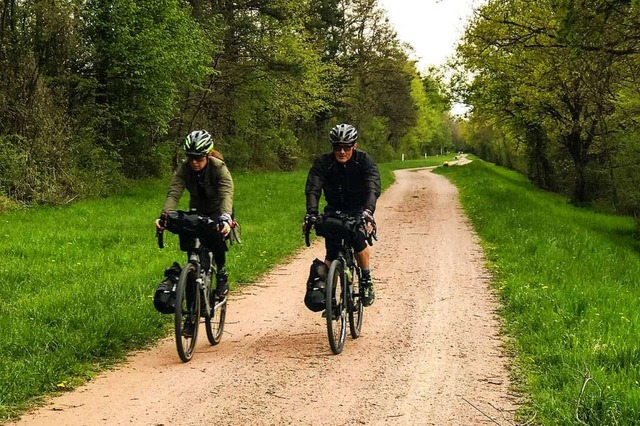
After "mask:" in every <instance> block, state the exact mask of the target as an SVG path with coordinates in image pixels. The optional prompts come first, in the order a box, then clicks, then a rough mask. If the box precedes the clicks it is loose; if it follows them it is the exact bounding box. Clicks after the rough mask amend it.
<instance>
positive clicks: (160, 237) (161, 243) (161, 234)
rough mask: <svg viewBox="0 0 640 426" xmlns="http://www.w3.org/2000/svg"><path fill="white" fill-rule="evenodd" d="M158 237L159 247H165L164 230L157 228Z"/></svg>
mask: <svg viewBox="0 0 640 426" xmlns="http://www.w3.org/2000/svg"><path fill="white" fill-rule="evenodd" d="M156 238H157V239H158V247H159V248H161V249H163V248H164V232H162V231H160V230H156Z"/></svg>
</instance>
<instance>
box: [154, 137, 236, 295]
mask: <svg viewBox="0 0 640 426" xmlns="http://www.w3.org/2000/svg"><path fill="white" fill-rule="evenodd" d="M184 152H185V154H186V155H187V160H186V161H185V162H184V163H182V164H181V165H180V166H179V167H178V169H177V170H176V172H175V174H174V175H173V178H172V180H171V183H170V184H169V190H168V191H167V197H166V199H165V201H164V205H163V206H162V211H163V212H169V211H173V210H176V208H177V207H178V203H179V202H180V198H181V196H182V193H183V192H184V189H185V188H186V189H187V191H189V195H190V200H189V208H190V209H195V210H196V212H197V213H198V214H200V215H203V216H208V217H210V218H211V219H213V220H214V221H215V222H216V223H218V224H219V225H218V226H217V227H216V229H214V230H213V231H214V232H212V234H211V238H210V240H209V241H206V245H207V247H208V248H210V249H211V251H212V252H213V258H214V260H215V262H216V267H217V274H216V296H218V297H223V296H224V295H226V294H227V292H228V280H229V278H228V273H227V270H226V266H225V264H226V251H227V246H226V244H225V242H224V239H225V238H226V237H227V235H229V232H230V231H231V222H232V217H231V215H232V209H233V180H232V179H231V173H229V169H227V166H226V165H225V163H224V161H222V160H221V159H220V158H217V157H215V156H214V153H215V151H213V141H212V140H211V135H210V134H209V133H208V132H207V131H206V130H195V131H193V132H191V133H189V135H187V137H186V139H185V141H184ZM219 157H221V156H219ZM156 229H158V230H163V228H162V225H161V223H160V219H158V220H156ZM203 266H205V267H208V265H203Z"/></svg>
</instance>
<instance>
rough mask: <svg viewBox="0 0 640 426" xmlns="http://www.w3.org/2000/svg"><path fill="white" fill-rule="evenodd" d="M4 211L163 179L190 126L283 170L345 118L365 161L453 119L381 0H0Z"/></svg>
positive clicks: (432, 75)
mask: <svg viewBox="0 0 640 426" xmlns="http://www.w3.org/2000/svg"><path fill="white" fill-rule="evenodd" d="M0 70H1V71H0V170H2V173H1V174H0V211H1V210H3V209H7V208H11V207H15V206H19V205H33V204H53V205H60V204H66V203H69V202H71V201H73V200H76V199H80V198H86V197H92V196H107V195H110V194H113V193H115V192H116V191H117V190H118V189H119V188H122V187H124V186H126V184H127V183H130V182H135V181H137V180H140V179H147V178H153V177H161V176H165V175H166V174H167V173H170V172H171V170H173V168H174V167H175V165H176V163H177V162H178V161H180V160H181V159H182V158H181V156H180V145H181V143H182V141H183V139H184V137H185V135H186V134H187V133H188V132H189V131H191V130H193V129H201V128H202V129H207V130H208V131H209V132H210V133H211V134H212V135H213V137H214V140H215V147H216V149H217V150H218V151H221V152H222V153H223V155H224V156H225V159H226V162H227V163H228V164H229V166H230V168H231V169H232V170H278V169H280V170H291V169H293V168H295V167H297V166H298V165H299V164H307V163H308V162H309V160H310V159H311V158H313V157H314V156H315V155H317V154H318V153H319V152H322V151H325V150H326V148H327V135H328V132H329V130H330V128H331V127H332V126H333V125H335V124H337V123H340V122H350V123H352V124H354V125H356V126H357V127H358V129H359V131H360V134H361V138H360V140H359V147H361V148H363V149H365V150H366V151H368V152H370V153H371V154H372V155H373V156H374V158H375V159H376V160H377V161H385V160H390V159H392V158H396V156H399V155H400V153H402V154H405V155H406V156H407V158H417V157H422V156H423V155H425V154H429V155H431V154H435V153H439V152H440V151H441V150H442V148H443V147H446V146H451V144H452V138H453V133H454V130H455V127H456V123H455V122H454V121H453V120H452V119H451V118H450V114H449V109H450V101H449V97H448V95H447V93H448V91H447V87H446V86H445V82H444V79H443V76H442V73H440V72H437V71H435V70H430V71H429V72H423V73H420V72H418V70H417V68H416V62H415V60H414V59H412V58H411V47H410V46H408V45H407V44H405V43H403V42H402V41H401V40H399V38H398V36H397V34H396V32H395V30H394V29H393V28H392V27H391V26H390V24H389V21H388V19H387V17H386V12H385V11H384V10H383V9H381V8H380V7H379V5H378V4H377V0H234V1H231V0H209V1H205V0H189V1H186V0H117V1H112V0H57V1H54V0H30V1H27V0H1V1H0Z"/></svg>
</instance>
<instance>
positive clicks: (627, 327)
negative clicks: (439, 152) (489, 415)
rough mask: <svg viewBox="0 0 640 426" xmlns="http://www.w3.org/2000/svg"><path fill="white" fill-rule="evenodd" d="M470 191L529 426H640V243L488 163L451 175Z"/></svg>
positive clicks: (624, 229) (628, 223)
mask: <svg viewBox="0 0 640 426" xmlns="http://www.w3.org/2000/svg"><path fill="white" fill-rule="evenodd" d="M438 173H441V174H443V175H444V176H446V177H447V178H449V179H450V180H451V181H452V182H454V183H455V185H456V186H457V187H458V188H459V190H460V198H461V201H462V204H463V206H464V209H465V212H466V213H467V215H468V216H469V217H470V219H471V220H472V222H473V225H474V227H475V229H476V231H477V232H478V234H479V236H480V238H481V239H482V243H483V245H484V249H485V253H486V254H487V257H488V262H489V266H490V269H491V270H492V272H493V275H494V281H495V288H496V290H497V292H498V293H499V295H500V297H501V301H502V304H503V308H502V310H501V315H502V317H503V320H504V321H503V323H504V331H505V332H506V333H507V335H508V336H509V338H510V342H511V343H510V345H509V349H511V350H512V351H513V353H514V355H515V356H516V358H515V365H514V367H515V368H514V379H515V381H516V383H517V384H518V386H519V387H520V389H521V390H522V391H523V392H524V394H525V395H527V399H526V400H525V405H524V407H523V409H522V410H521V411H520V415H521V419H520V420H522V422H523V423H524V422H527V421H530V420H533V423H534V424H544V425H556V424H561V425H565V424H589V425H637V424H640V236H639V235H638V229H637V228H636V225H635V222H634V220H633V219H632V218H628V217H619V216H613V215H609V214H603V213H598V212H594V211H590V210H587V209H581V208H576V207H574V206H572V205H570V204H569V203H568V202H567V200H566V199H565V198H563V197H560V196H558V195H554V194H549V193H546V192H543V191H541V190H538V189H536V188H534V187H533V185H531V184H530V183H529V182H528V181H527V180H526V179H524V178H523V177H522V176H521V175H518V174H516V173H514V172H512V171H508V170H506V169H503V168H500V167H496V166H494V165H491V164H489V163H484V162H482V161H474V162H473V163H472V164H470V165H467V166H464V167H448V168H445V167H441V168H439V169H438Z"/></svg>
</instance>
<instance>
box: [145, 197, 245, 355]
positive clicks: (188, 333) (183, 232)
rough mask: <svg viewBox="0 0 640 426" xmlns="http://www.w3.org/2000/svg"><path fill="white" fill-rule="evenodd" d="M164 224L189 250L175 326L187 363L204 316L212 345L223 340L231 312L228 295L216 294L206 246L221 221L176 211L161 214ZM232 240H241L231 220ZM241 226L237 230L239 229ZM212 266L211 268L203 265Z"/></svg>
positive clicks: (180, 352)
mask: <svg viewBox="0 0 640 426" xmlns="http://www.w3.org/2000/svg"><path fill="white" fill-rule="evenodd" d="M160 224H161V225H162V227H163V228H164V229H166V230H168V231H169V232H171V233H174V234H177V235H178V237H179V239H180V250H182V251H184V252H186V253H187V259H188V260H187V262H186V263H185V264H184V267H183V268H182V272H181V273H180V277H179V278H178V283H177V285H176V290H175V293H176V304H175V318H174V329H175V338H176V348H177V350H178V355H179V356H180V359H181V360H182V361H183V362H188V361H190V360H191V358H192V357H193V351H194V349H195V345H196V341H197V338H198V328H199V324H200V318H204V322H205V330H206V332H207V339H208V340H209V343H210V344H211V345H217V344H218V343H220V340H221V338H222V333H223V330H224V322H225V318H226V313H227V297H226V296H222V297H213V295H212V294H211V277H213V276H214V275H215V272H216V270H215V265H214V262H212V255H211V251H210V250H209V249H208V248H207V247H206V246H205V245H203V243H202V241H206V240H207V237H208V236H209V237H210V236H211V235H212V232H213V230H214V228H215V227H216V226H218V225H219V224H218V223H216V222H215V221H213V220H211V219H210V218H208V217H206V216H201V215H199V214H197V213H196V212H195V211H193V210H191V211H188V212H185V211H180V210H178V211H172V212H168V213H163V214H162V215H161V216H160ZM231 227H232V233H231V243H233V241H234V240H235V241H236V242H238V243H239V242H240V239H239V236H238V233H239V232H236V231H239V225H238V223H237V222H236V221H233V222H232V223H231ZM236 228H237V229H236ZM156 237H157V238H158V247H160V248H164V240H163V231H157V233H156ZM203 264H204V265H210V266H209V268H205V267H203Z"/></svg>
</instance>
